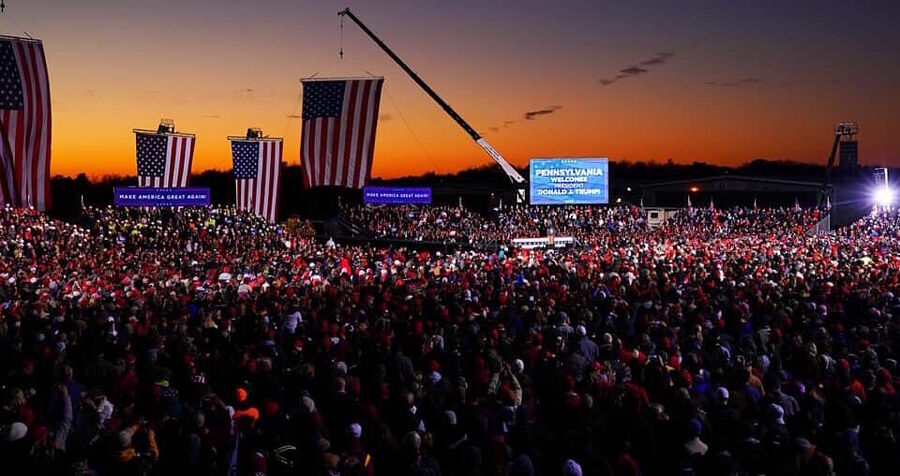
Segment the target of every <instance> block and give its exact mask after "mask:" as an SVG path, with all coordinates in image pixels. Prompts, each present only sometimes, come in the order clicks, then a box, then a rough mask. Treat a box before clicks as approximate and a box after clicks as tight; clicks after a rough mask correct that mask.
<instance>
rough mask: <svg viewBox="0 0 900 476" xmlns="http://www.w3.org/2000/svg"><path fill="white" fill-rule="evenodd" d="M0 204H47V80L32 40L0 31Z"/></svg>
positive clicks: (39, 46)
mask: <svg viewBox="0 0 900 476" xmlns="http://www.w3.org/2000/svg"><path fill="white" fill-rule="evenodd" d="M0 204H2V205H7V204H9V205H14V206H32V207H35V208H37V209H38V210H46V209H48V208H49V207H50V82H49V79H48V76H47V63H46V61H45V60H44V46H43V44H41V42H40V41H37V40H30V39H24V38H10V37H3V36H0Z"/></svg>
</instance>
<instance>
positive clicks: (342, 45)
mask: <svg viewBox="0 0 900 476" xmlns="http://www.w3.org/2000/svg"><path fill="white" fill-rule="evenodd" d="M2 1H3V0H0V2H2ZM338 16H340V17H341V51H340V52H339V53H338V55H339V56H340V57H341V59H344V15H340V14H338Z"/></svg>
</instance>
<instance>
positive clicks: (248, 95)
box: [234, 88, 256, 99]
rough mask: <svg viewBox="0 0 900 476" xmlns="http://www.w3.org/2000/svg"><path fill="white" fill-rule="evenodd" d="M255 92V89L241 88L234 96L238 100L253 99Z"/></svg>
mask: <svg viewBox="0 0 900 476" xmlns="http://www.w3.org/2000/svg"><path fill="white" fill-rule="evenodd" d="M255 92H256V90H255V89H253V88H241V89H238V90H237V91H235V92H234V95H235V96H236V97H237V98H238V99H253V93H255Z"/></svg>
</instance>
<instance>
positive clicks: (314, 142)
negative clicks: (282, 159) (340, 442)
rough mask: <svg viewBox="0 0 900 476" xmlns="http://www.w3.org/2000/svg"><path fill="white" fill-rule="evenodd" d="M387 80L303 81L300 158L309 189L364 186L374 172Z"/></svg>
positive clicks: (304, 179)
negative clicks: (381, 109) (380, 112)
mask: <svg viewBox="0 0 900 476" xmlns="http://www.w3.org/2000/svg"><path fill="white" fill-rule="evenodd" d="M382 83H384V79H383V78H367V79H340V80H333V79H331V80H305V81H303V132H302V134H301V139H300V160H301V163H302V167H303V183H304V185H305V186H306V187H307V188H309V187H319V186H339V187H349V188H362V187H363V186H364V185H365V184H366V181H368V180H369V177H370V176H371V173H372V156H373V153H374V151H375V126H376V125H377V124H378V106H379V104H380V102H381V86H382Z"/></svg>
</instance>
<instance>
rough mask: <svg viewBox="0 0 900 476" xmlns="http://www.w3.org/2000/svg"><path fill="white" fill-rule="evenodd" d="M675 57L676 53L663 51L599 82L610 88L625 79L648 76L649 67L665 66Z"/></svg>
mask: <svg viewBox="0 0 900 476" xmlns="http://www.w3.org/2000/svg"><path fill="white" fill-rule="evenodd" d="M673 56H675V53H672V52H668V51H663V52H659V53H656V54H655V55H653V57H652V58H647V59H645V60H643V61H638V62H637V64H634V65H631V66H629V67H627V68H622V69H620V70H619V73H618V74H616V75H615V76H613V77H611V78H601V79H599V80H597V81H598V82H599V83H600V85H601V86H609V85H611V84H614V83H617V82H619V81H621V80H623V79H627V78H633V77H635V76H640V75H642V74H647V73H649V72H650V69H649V67H656V66H661V65H663V64H665V63H666V62H667V61H669V59H670V58H672V57H673Z"/></svg>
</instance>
